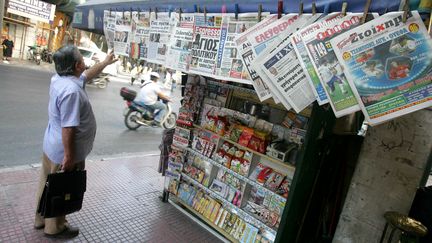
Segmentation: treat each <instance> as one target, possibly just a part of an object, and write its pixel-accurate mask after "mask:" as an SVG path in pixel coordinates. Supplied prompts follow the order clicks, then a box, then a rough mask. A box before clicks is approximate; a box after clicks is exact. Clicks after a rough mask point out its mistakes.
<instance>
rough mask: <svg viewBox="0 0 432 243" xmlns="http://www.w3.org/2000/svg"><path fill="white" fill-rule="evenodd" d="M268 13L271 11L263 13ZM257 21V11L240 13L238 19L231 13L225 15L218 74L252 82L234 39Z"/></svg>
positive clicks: (229, 79)
mask: <svg viewBox="0 0 432 243" xmlns="http://www.w3.org/2000/svg"><path fill="white" fill-rule="evenodd" d="M268 15H269V13H262V14H261V16H263V17H265V16H268ZM257 23H258V14H257V13H244V14H238V16H237V19H236V18H235V16H231V15H224V16H223V19H222V29H221V37H220V45H219V51H218V55H217V68H216V76H219V77H220V78H221V79H223V80H227V81H234V82H240V83H247V84H252V83H251V81H250V77H249V73H248V71H247V69H246V66H245V65H244V63H243V60H242V59H241V57H240V54H239V53H238V49H237V45H236V43H235V42H234V39H235V37H236V36H238V35H240V34H241V33H244V32H245V31H246V30H247V29H249V28H250V27H252V26H254V25H255V24H257Z"/></svg>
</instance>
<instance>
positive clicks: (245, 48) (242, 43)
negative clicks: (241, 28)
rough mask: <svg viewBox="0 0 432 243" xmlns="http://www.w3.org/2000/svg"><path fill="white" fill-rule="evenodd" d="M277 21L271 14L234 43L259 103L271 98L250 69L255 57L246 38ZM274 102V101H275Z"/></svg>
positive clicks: (239, 36) (263, 84) (238, 37)
mask: <svg viewBox="0 0 432 243" xmlns="http://www.w3.org/2000/svg"><path fill="white" fill-rule="evenodd" d="M275 20H277V15H276V14H271V15H269V16H267V18H265V19H263V20H262V21H261V22H259V23H258V24H256V25H254V26H253V27H251V28H249V29H248V30H246V31H245V32H244V33H242V34H241V35H238V36H237V37H236V38H235V40H234V42H235V43H236V46H237V50H238V52H239V54H240V57H241V58H242V60H243V63H244V65H245V66H246V68H247V70H248V73H249V76H250V78H251V80H252V85H253V87H254V89H255V91H256V93H257V95H258V98H259V99H260V101H264V100H267V99H269V98H271V97H272V95H271V92H270V89H269V87H268V86H267V85H266V84H265V83H264V82H263V81H262V79H261V77H260V76H259V75H258V74H257V73H256V72H255V70H254V69H253V68H252V66H251V63H252V61H253V60H254V58H255V55H254V53H253V50H252V45H251V43H250V42H249V41H248V39H247V36H248V35H250V34H252V33H254V32H255V31H258V30H259V29H261V28H263V27H265V26H267V25H269V24H271V23H273V22H274V21H275ZM275 101H276V100H275Z"/></svg>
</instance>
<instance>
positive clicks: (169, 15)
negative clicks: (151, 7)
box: [168, 7, 172, 18]
mask: <svg viewBox="0 0 432 243" xmlns="http://www.w3.org/2000/svg"><path fill="white" fill-rule="evenodd" d="M171 12H172V9H171V7H169V8H168V17H170V18H171Z"/></svg>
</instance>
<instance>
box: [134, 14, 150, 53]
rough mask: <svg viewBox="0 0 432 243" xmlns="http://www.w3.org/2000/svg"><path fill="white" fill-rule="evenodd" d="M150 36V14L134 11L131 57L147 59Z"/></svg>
mask: <svg viewBox="0 0 432 243" xmlns="http://www.w3.org/2000/svg"><path fill="white" fill-rule="evenodd" d="M149 37H150V14H149V13H148V12H132V37H131V52H130V57H131V58H134V59H145V58H146V57H147V52H148V43H149Z"/></svg>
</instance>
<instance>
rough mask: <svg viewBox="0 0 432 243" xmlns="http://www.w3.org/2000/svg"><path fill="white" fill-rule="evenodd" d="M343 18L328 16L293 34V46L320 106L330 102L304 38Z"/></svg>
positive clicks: (335, 14) (338, 15) (337, 15)
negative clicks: (313, 31) (314, 30)
mask: <svg viewBox="0 0 432 243" xmlns="http://www.w3.org/2000/svg"><path fill="white" fill-rule="evenodd" d="M342 17H343V15H342V14H340V13H332V14H329V15H326V16H324V17H323V18H322V19H320V20H319V21H317V22H316V23H313V24H311V25H307V26H306V27H304V28H302V29H301V30H299V31H297V32H296V33H294V34H293V38H292V44H293V47H294V50H295V52H296V54H297V57H298V58H299V61H300V65H301V66H302V68H303V70H304V72H305V75H306V80H307V81H308V82H309V84H310V86H311V87H312V91H313V92H314V95H315V99H316V100H317V102H318V104H319V105H323V104H326V103H328V102H329V101H328V98H327V95H326V93H325V91H324V88H323V86H322V84H321V82H320V79H319V77H318V74H317V72H315V69H314V66H313V64H312V61H311V59H310V58H309V55H308V54H307V52H306V47H305V45H304V43H303V37H304V36H306V35H307V34H308V33H309V32H311V31H312V30H313V29H324V28H326V26H328V25H329V24H331V23H332V22H333V21H335V20H338V19H340V18H342Z"/></svg>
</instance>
